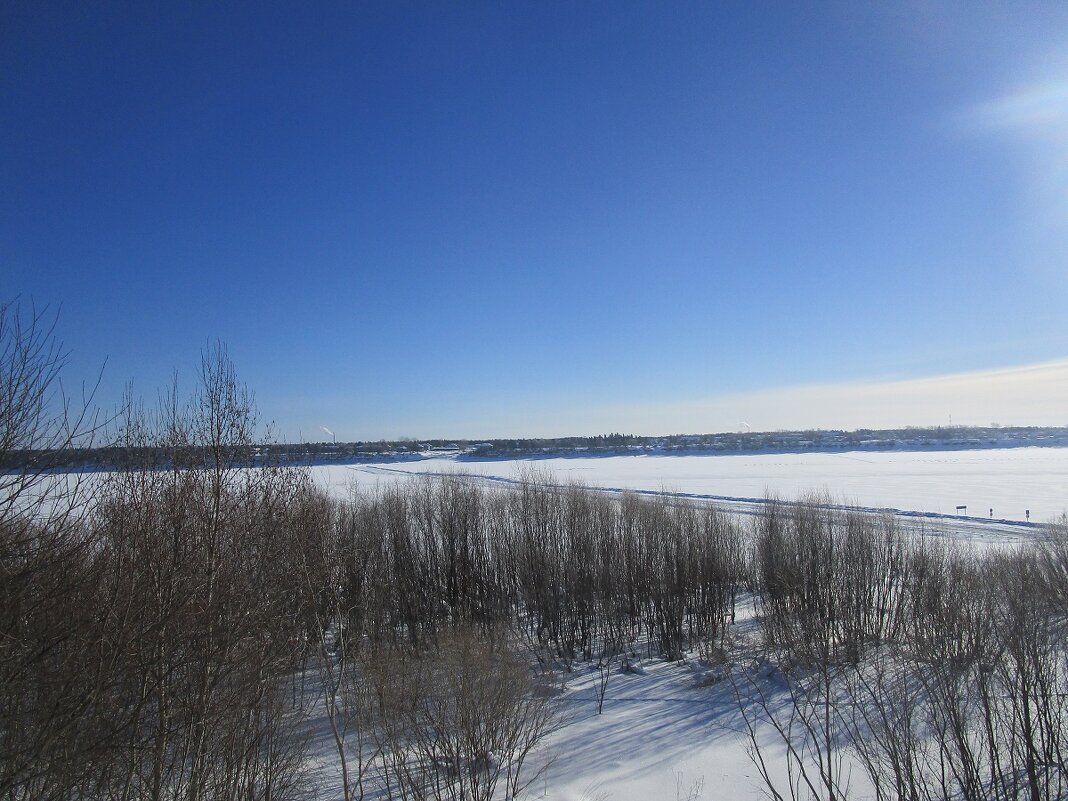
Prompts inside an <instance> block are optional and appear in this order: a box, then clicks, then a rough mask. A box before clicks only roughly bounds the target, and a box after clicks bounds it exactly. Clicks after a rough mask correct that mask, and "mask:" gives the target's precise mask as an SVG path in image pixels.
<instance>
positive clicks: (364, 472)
mask: <svg viewBox="0 0 1068 801" xmlns="http://www.w3.org/2000/svg"><path fill="white" fill-rule="evenodd" d="M532 467H533V468H535V469H538V470H542V471H549V472H550V473H551V474H552V476H553V477H554V478H555V480H556V481H558V482H561V483H563V482H566V481H569V480H574V481H579V482H582V483H584V484H588V485H590V486H596V487H605V488H615V489H629V490H644V491H651V492H660V491H667V492H677V493H685V494H690V495H695V496H706V497H708V498H709V499H711V500H716V499H719V500H721V501H724V502H728V501H729V500H735V501H737V500H741V499H750V500H757V499H761V498H765V497H768V496H769V495H774V496H777V497H780V498H783V499H786V500H794V499H799V498H804V497H806V496H810V495H812V494H813V493H819V494H822V495H827V496H829V497H830V499H831V500H832V501H834V502H836V503H842V504H847V505H855V506H862V507H872V508H880V509H882V508H891V509H897V510H902V511H908V512H920V513H934V514H940V515H955V514H956V513H957V512H956V507H958V506H967V507H968V508H967V515H968V516H970V517H973V518H987V519H989V518H990V517H991V514H990V512H991V509H992V510H993V515H992V516H993V518H994V519H996V520H1007V521H1024V520H1025V519H1026V512H1027V510H1030V513H1031V514H1030V520H1031V522H1037V523H1045V522H1048V521H1049V520H1051V519H1054V518H1057V517H1060V516H1061V515H1062V514H1064V513H1065V511H1066V510H1068V448H1037V447H1036V448H1001V449H990V450H957V451H890V452H885V451H874V452H873V451H853V452H834V453H826V452H819V453H785V454H784V453H774V454H771V453H763V454H754V455H699V456H676V455H652V454H641V455H634V456H574V457H552V458H526V459H478V458H472V457H456V456H429V455H428V456H426V457H424V458H420V459H418V460H414V461H407V462H404V461H398V462H388V463H377V464H352V465H321V466H317V467H315V468H313V470H314V473H315V475H316V476H317V477H318V478H319V479H320V480H321V481H322V482H324V483H325V484H326V485H328V486H330V487H332V488H333V489H335V490H336V491H339V492H340V491H343V488H344V487H346V486H348V485H350V484H351V483H352V482H353V481H356V482H357V484H358V485H359V486H362V487H367V486H374V485H375V484H376V483H381V482H389V481H393V480H396V479H397V478H398V477H405V476H407V475H410V474H418V473H463V474H467V475H471V476H475V477H479V478H481V479H483V480H494V479H496V480H502V481H514V480H516V479H518V478H520V477H521V476H522V473H523V471H525V470H529V469H530V468H532Z"/></svg>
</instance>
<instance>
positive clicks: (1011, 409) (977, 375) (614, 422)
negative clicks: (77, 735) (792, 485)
mask: <svg viewBox="0 0 1068 801" xmlns="http://www.w3.org/2000/svg"><path fill="white" fill-rule="evenodd" d="M572 419H573V420H574V422H573V423H572V425H574V426H575V427H576V428H577V429H578V430H572V431H571V432H567V433H590V432H595V431H598V432H599V431H605V430H613V431H615V430H618V431H626V432H630V433H638V434H670V433H681V432H688V433H704V432H714V431H730V430H734V429H736V428H737V427H738V425H739V423H738V421H739V420H745V421H747V422H748V423H749V424H750V425H751V426H752V429H753V430H754V431H759V430H764V431H767V430H776V429H812V428H822V429H858V428H898V427H904V426H909V425H914V426H935V425H948V424H949V423H950V420H951V419H952V422H953V424H959V425H989V424H990V423H994V422H996V423H1000V424H1003V425H1065V424H1068V359H1063V360H1058V361H1052V362H1044V363H1041V364H1033V365H1025V366H1020V367H1012V368H1006V369H997V370H982V371H976V372H968V373H953V374H949V375H942V376H935V377H929V378H917V379H907V380H894V381H874V382H862V383H847V384H821V385H809V386H797V387H783V388H779V389H770V390H763V391H759V392H748V393H739V394H731V395H722V396H719V397H714V398H709V399H706V400H701V401H693V402H687V403H676V404H666V405H663V406H654V405H642V406H616V407H610V408H604V409H600V410H590V411H589V412H587V413H585V414H583V415H581V418H580V419H575V418H572ZM556 425H557V426H558V425H559V423H557V424H556ZM555 427H556V426H554V428H555ZM560 433H563V432H560Z"/></svg>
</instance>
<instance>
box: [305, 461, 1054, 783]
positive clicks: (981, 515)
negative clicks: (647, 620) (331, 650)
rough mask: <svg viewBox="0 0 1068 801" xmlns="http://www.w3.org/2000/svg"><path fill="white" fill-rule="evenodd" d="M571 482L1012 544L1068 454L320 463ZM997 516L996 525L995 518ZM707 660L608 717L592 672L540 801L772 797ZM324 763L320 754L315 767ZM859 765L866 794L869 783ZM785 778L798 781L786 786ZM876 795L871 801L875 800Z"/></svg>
mask: <svg viewBox="0 0 1068 801" xmlns="http://www.w3.org/2000/svg"><path fill="white" fill-rule="evenodd" d="M532 467H533V468H536V469H538V470H540V471H548V473H551V475H552V476H553V478H554V479H555V480H556V481H557V482H566V481H568V480H577V481H580V482H583V483H585V484H587V485H590V486H596V487H602V488H612V489H630V490H637V491H651V492H658V491H669V492H678V493H686V494H689V495H692V496H697V497H701V498H706V499H708V500H710V501H712V502H716V503H721V504H723V505H724V506H726V507H727V508H732V509H734V510H735V511H739V512H746V511H752V510H753V509H755V508H756V505H755V504H754V503H750V502H748V501H746V500H745V499H751V500H755V499H760V498H763V497H765V496H767V495H769V494H772V495H777V496H779V497H782V498H784V499H795V498H800V497H804V496H806V495H811V494H812V493H822V494H824V495H827V496H829V497H830V499H832V500H833V501H835V502H841V503H847V504H852V505H857V506H864V507H873V508H893V509H897V510H901V511H902V512H906V513H912V512H919V513H927V514H933V515H955V512H956V507H957V506H958V505H967V507H968V510H967V512H968V515H970V516H971V519H970V520H969V519H948V518H942V519H939V518H936V517H931V518H926V519H925V518H923V517H920V518H918V519H919V520H922V521H924V524H925V525H932V526H934V527H935V528H936V529H938V530H940V531H941V532H942V533H943V534H944V535H946V536H951V537H959V538H960V539H965V540H971V541H976V542H991V541H998V540H1000V541H1001V542H1012V541H1019V540H1020V539H1024V538H1026V537H1028V536H1031V535H1032V533H1033V531H1034V529H1030V528H1027V527H1024V526H1021V525H1019V523H1021V522H1023V521H1024V520H1025V517H1026V514H1025V510H1030V520H1031V521H1032V522H1045V521H1048V520H1050V519H1052V518H1055V517H1059V516H1060V515H1061V514H1063V513H1064V512H1065V510H1066V508H1068V449H1066V448H1019V449H1005V450H975V451H950V452H938V451H923V452H875V453H872V452H853V453H808V454H760V455H729V456H722V455H704V456H668V455H638V456H609V457H571V458H545V459H518V460H477V459H471V458H457V457H455V456H428V457H426V458H423V459H419V460H415V461H409V462H385V463H378V464H354V465H344V466H341V465H331V466H318V467H315V468H313V471H314V474H315V475H316V477H317V478H318V480H319V481H320V482H322V483H323V484H324V485H325V486H327V487H329V488H330V489H331V491H333V492H336V493H339V494H340V493H344V492H345V491H347V489H348V488H350V487H351V486H352V484H353V483H354V482H355V483H356V484H357V485H358V486H360V487H364V488H367V487H374V486H375V485H382V484H386V483H389V482H395V481H398V480H404V479H406V478H408V477H410V476H412V475H417V474H440V473H463V474H467V475H470V476H474V477H476V478H478V479H479V480H482V481H486V482H492V483H500V484H503V485H507V484H509V483H511V482H514V481H516V480H522V479H523V478H524V475H525V473H526V471H529V470H530V469H531V468H532ZM991 508H992V509H993V514H994V517H995V518H996V519H1000V520H1003V521H1005V522H1002V523H998V522H993V523H991V522H990V520H989V517H990V510H991ZM702 670H703V669H702V668H701V667H700V665H699V664H697V663H696V662H691V663H670V664H669V663H665V662H659V661H655V660H653V661H649V662H647V663H646V664H645V671H644V672H643V673H642V674H641V675H633V674H622V673H620V674H618V675H615V676H613V677H612V679H611V681H610V683H609V686H608V690H607V694H606V700H605V704H604V713H603V714H602V715H598V714H597V703H596V693H597V675H596V669H595V668H592V667H591V666H589V665H586V666H578V668H577V672H576V673H575V674H573V675H572V676H571V677H569V678H568V681H567V685H568V689H567V691H566V692H565V694H564V695H563V696H562V698H561V703H562V704H563V707H564V717H565V721H566V725H564V726H563V727H562V728H560V729H559V730H558V731H557V732H556V733H554V734H553V735H552V736H551V737H550V738H549V740H548V742H547V743H546V744H545V746H544V747H543V748H541V749H540V750H539V754H538V756H539V759H541V760H546V759H547V760H549V764H548V767H547V770H546V773H545V776H544V779H543V780H542V781H540V782H539V783H538V785H537V786H536V787H534V788H532V790H531V793H530V795H529V797H532V798H545V799H549V800H550V801H598V800H600V801H639V800H644V799H667V801H672V799H691V800H692V801H695V800H696V799H698V798H700V799H704V801H715V800H716V799H735V798H737V799H756V798H761V797H766V790H765V788H764V787H763V785H762V783H761V781H760V778H759V774H758V773H757V771H756V769H755V768H754V766H753V764H752V762H751V761H750V759H749V757H748V755H747V748H746V746H747V740H746V737H745V734H744V727H743V723H742V721H741V719H740V718H739V716H738V713H737V709H736V707H735V706H734V704H733V702H732V696H731V691H730V688H729V686H728V685H727V683H726V682H720V683H719V684H715V685H713V686H705V684H706V683H704V682H702V681H701V675H702ZM764 735H766V737H767V739H764V737H763V736H762V737H761V739H762V740H763V746H764V747H765V748H766V749H767V750H766V753H765V755H766V756H768V757H769V759H770V760H771V762H772V763H773V764H775V765H776V766H777V767H776V768H775V769H774V772H776V773H779V772H781V769H784V768H783V767H782V766H784V765H785V762H784V760H782V759H781V757H782V751H783V749H782V746H781V743H779V742H777V741H776V740H775V738H774V736H773V734H772V733H771V732H770V730H769V731H767V732H764ZM317 756H318V758H319V759H318V765H317V768H318V770H316V774H317V784H319V786H320V788H321V789H322V790H323V791H325V792H324V793H323V794H322V797H324V798H326V797H332V794H331V792H330V790H329V789H328V788H329V787H330V785H331V783H332V782H331V777H332V775H333V774H336V768H335V767H334V766H333V765H332V764H331V757H330V748H329V743H328V742H326V741H320V742H319V743H318V749H317ZM315 761H316V760H314V759H313V762H315ZM861 773H862V772H861V771H860V770H859V769H858V770H857V773H856V775H855V776H854V780H855V785H854V786H855V787H856V788H857V789H859V788H860V787H862V786H864V785H865V784H866V780H865V777H864V776H863V775H861ZM780 778H785V777H780ZM864 796H865V793H864V792H863V791H861V792H859V793H858V797H864Z"/></svg>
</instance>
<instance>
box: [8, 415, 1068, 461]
mask: <svg viewBox="0 0 1068 801" xmlns="http://www.w3.org/2000/svg"><path fill="white" fill-rule="evenodd" d="M1020 447H1068V426H997V425H991V426H963V425H961V426H948V427H945V426H943V427H932V428H920V427H907V428H900V429H857V430H855V431H842V430H808V431H741V432H737V431H736V432H720V433H715V434H675V435H671V436H638V435H633V434H619V433H615V434H600V435H596V436H588V437H556V438H504V439H486V440H473V439H472V440H469V439H424V440H417V439H400V440H378V441H357V442H332V441H331V442H326V441H322V442H300V443H284V442H275V443H265V444H260V445H255V446H243V447H238V448H235V449H233V450H232V451H231V455H232V456H234V457H238V458H237V459H236V460H237V461H244V462H245V463H252V464H255V463H262V464H270V463H285V464H306V465H315V464H333V463H345V462H366V461H411V460H415V459H425V458H433V457H452V458H456V459H461V460H463V459H470V460H476V459H522V458H530V459H536V458H549V457H561V456H580V455H581V456H618V455H639V454H654V453H655V454H677V455H701V454H707V455H731V454H754V453H769V452H770V453H805V452H820V451H831V452H834V451H857V450H860V451H888V450H899V451H912V450H980V449H991V448H1020ZM7 461H8V463H7V464H0V470H9V469H16V468H22V467H25V466H28V465H33V466H36V467H38V468H44V469H108V468H110V467H115V466H118V465H123V464H129V463H130V462H131V461H132V462H135V463H141V464H144V465H146V466H160V465H162V464H165V463H167V464H169V463H171V462H173V461H174V454H172V453H165V452H163V451H162V450H157V449H152V448H125V447H119V446H115V445H108V446H102V447H94V448H73V449H69V450H67V451H65V452H63V453H62V454H53V453H48V452H44V451H32V450H24V451H15V452H11V453H9V454H8V460H7Z"/></svg>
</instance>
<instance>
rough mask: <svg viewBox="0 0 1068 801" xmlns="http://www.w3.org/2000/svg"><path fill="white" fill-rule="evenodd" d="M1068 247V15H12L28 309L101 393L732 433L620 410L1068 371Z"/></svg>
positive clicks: (473, 432) (351, 415)
mask: <svg viewBox="0 0 1068 801" xmlns="http://www.w3.org/2000/svg"><path fill="white" fill-rule="evenodd" d="M224 6H225V7H224ZM872 6H877V7H872ZM1066 253H1068V6H1065V5H1064V4H1063V3H1050V4H1038V5H1026V4H1015V3H1013V4H1007V3H998V4H989V5H984V4H978V3H950V2H946V3H917V4H910V3H907V2H906V3H902V4H867V3H856V4H846V3H842V4H839V3H781V4H770V3H769V4H765V3H695V4H689V3H686V4H677V5H670V4H661V3H635V4H623V3H603V4H600V3H596V4H595V3H573V2H567V3H544V2H515V3H484V4H483V3H405V2H400V3H398V2H384V3H380V4H379V3H344V4H341V3H339V4H337V5H335V6H333V7H330V6H329V5H328V4H323V5H316V4H311V5H309V4H305V3H300V4H297V3H294V4H288V5H287V4H215V3H210V4H209V3H181V4H179V3H165V4H148V3H126V4H100V5H98V4H85V3H70V4H56V3H48V2H43V3H41V2H8V3H4V4H3V6H2V8H0V296H2V298H7V299H10V298H11V297H13V296H16V295H20V296H21V297H22V299H23V300H26V299H33V300H34V301H35V302H37V303H38V304H44V303H50V304H53V305H57V304H61V305H62V313H61V319H60V325H59V333H60V335H61V336H62V338H63V339H64V340H65V342H66V344H67V346H68V347H69V348H70V349H72V350H73V353H74V358H73V362H72V365H71V376H70V378H71V380H76V379H77V378H78V377H80V376H84V375H89V374H91V373H92V371H93V369H94V367H97V366H99V364H100V363H101V362H102V361H103V360H104V359H105V358H106V359H107V366H106V369H105V373H104V380H103V384H102V387H101V390H100V399H101V400H102V401H103V402H105V404H106V403H113V402H115V401H116V400H117V399H118V397H119V396H120V395H121V392H122V391H123V388H124V387H125V385H126V384H127V383H128V382H133V386H134V389H135V391H138V392H140V393H143V394H145V395H147V396H149V397H154V395H155V392H156V389H157V387H159V386H160V385H163V384H166V383H167V381H168V380H169V377H170V376H171V374H172V372H173V371H174V370H178V371H179V374H180V377H181V378H182V380H183V381H184V382H185V383H189V382H190V381H191V380H192V377H193V374H194V372H195V365H196V363H197V359H198V353H199V351H200V349H201V348H202V347H203V346H204V345H205V343H206V342H208V341H209V340H214V339H216V338H218V339H221V340H223V341H224V342H226V343H227V344H228V346H229V349H230V353H231V356H232V357H233V359H234V361H235V363H236V365H237V368H238V371H239V374H240V375H241V377H242V378H243V379H244V380H245V381H246V382H247V383H248V384H249V385H250V386H251V387H252V388H253V389H254V390H255V392H256V394H257V398H258V401H259V406H260V409H261V412H262V414H263V416H264V417H265V418H267V419H270V420H273V421H275V424H276V430H277V432H278V433H279V434H280V435H282V436H283V437H285V438H287V439H290V440H295V439H297V438H298V437H300V436H303V437H304V438H306V439H318V438H323V437H324V435H323V434H322V433H321V432H320V431H319V426H320V425H326V426H328V427H330V428H332V429H333V430H334V431H335V432H336V433H337V435H338V438H339V439H357V438H377V437H388V438H392V437H397V436H405V435H411V436H418V437H428V436H434V435H439V436H442V437H457V436H473V437H477V436H498V435H517V436H522V435H536V434H569V433H574V434H587V433H598V432H599V431H600V430H602V428H601V427H599V426H598V422H599V421H600V420H601V419H602V418H601V417H599V412H598V410H600V409H608V408H611V409H612V410H614V411H613V412H612V414H611V415H609V414H607V413H606V414H605V416H604V418H603V419H604V421H605V422H606V423H607V422H608V421H611V423H612V427H613V428H616V427H623V428H626V429H627V430H631V431H634V432H635V433H668V432H671V431H675V430H721V429H723V428H730V427H733V426H734V425H735V424H736V423H735V421H733V420H732V421H729V422H727V421H725V420H720V419H713V418H708V420H707V425H702V423H704V422H705V420H703V419H700V418H698V419H696V420H695V419H692V418H682V417H680V418H679V419H678V420H674V419H671V418H670V417H668V419H664V418H663V416H661V417H660V418H657V419H656V420H655V421H653V420H652V419H651V418H649V417H648V416H646V417H642V416H641V414H639V413H637V412H635V414H634V415H633V416H632V417H628V416H627V414H626V413H625V412H620V409H621V408H623V409H625V408H631V407H633V408H634V409H639V408H641V409H646V410H648V409H650V408H662V409H668V408H673V407H672V405H673V404H693V403H700V402H703V401H704V400H706V399H711V398H717V397H720V396H739V395H741V396H745V394H746V393H767V392H774V391H776V390H777V388H789V387H797V386H799V385H810V384H816V385H839V384H843V385H851V384H854V383H857V382H872V381H877V380H888V379H893V380H911V379H916V378H921V377H922V378H927V377H932V376H940V375H944V374H948V373H955V372H960V371H981V370H986V369H991V368H1008V367H1015V366H1018V365H1028V364H1033V363H1037V362H1050V361H1053V360H1058V359H1063V358H1064V357H1065V356H1068V322H1066V320H1068V317H1066V314H1065V310H1066V309H1068V264H1066V259H1065V254H1066ZM737 414H741V413H735V412H733V411H731V412H729V413H728V416H731V415H734V416H737ZM1007 414H1008V416H1010V417H1011V410H1010V411H1009V412H1008V413H1007ZM1028 414H1031V412H1027V413H1026V414H1025V413H1023V412H1021V415H1020V416H1021V417H1027V416H1028ZM918 416H919V417H922V416H923V415H922V413H921V414H919V415H918ZM943 416H944V410H943V409H941V408H939V409H933V408H932V410H931V414H930V415H929V419H915V420H909V421H905V422H915V423H917V424H924V423H931V422H940V421H942V420H943ZM774 417H775V415H774V413H771V414H770V415H769V419H767V420H763V419H762V420H761V421H760V426H761V427H765V428H775V427H778V426H780V425H784V424H785V421H786V418H785V417H784V418H783V420H776V419H771V418H774ZM850 419H852V418H850ZM955 419H960V418H959V417H958V418H955ZM961 421H962V422H963V420H961ZM1003 422H1021V423H1027V422H1040V421H1038V420H1033V419H1019V420H1011V419H1007V420H1004V421H1003ZM1060 422H1064V421H1060ZM603 428H604V429H605V430H607V429H608V428H609V426H608V425H605V426H604V427H603ZM591 429H592V430H591ZM650 429H656V430H650ZM661 429H663V430H661Z"/></svg>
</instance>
